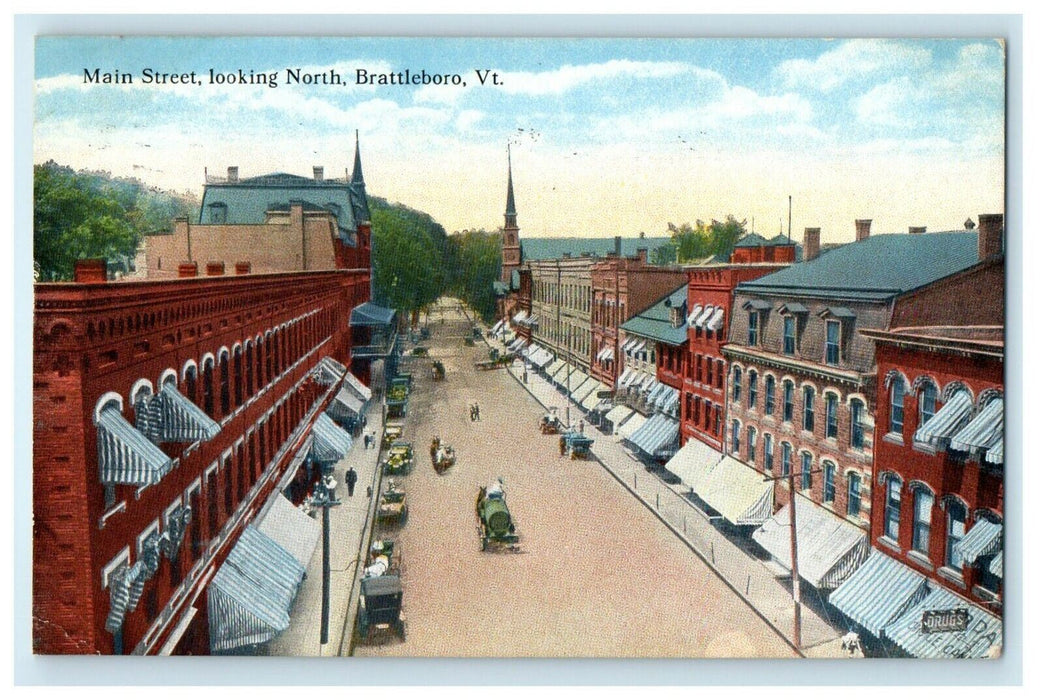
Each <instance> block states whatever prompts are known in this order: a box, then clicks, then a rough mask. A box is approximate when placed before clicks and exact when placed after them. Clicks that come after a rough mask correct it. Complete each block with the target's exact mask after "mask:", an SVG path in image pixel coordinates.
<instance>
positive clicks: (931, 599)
mask: <svg viewBox="0 0 1044 700" xmlns="http://www.w3.org/2000/svg"><path fill="white" fill-rule="evenodd" d="M799 551H800V550H799ZM930 588H931V592H930V593H929V594H928V595H927V596H926V597H925V598H924V599H923V600H921V601H920V602H918V603H916V604H914V605H913V606H912V607H910V609H908V610H907V611H906V612H904V613H903V614H902V615H901V616H900V617H899V618H898V619H896V620H895V622H892V623H891V624H889V625H888V626H887V627H885V629H884V636H885V637H886V638H888V639H890V640H891V641H892V642H894V643H895V644H896V645H897V646H898V647H899V648H901V649H902V650H903V651H905V652H906V653H907V654H909V655H910V656H912V657H914V658H917V659H985V658H988V657H990V656H993V655H994V654H995V653H996V652H998V651H999V650H1000V648H1001V646H1002V644H1003V638H1002V635H1003V629H1002V628H1003V625H1002V624H1001V619H1000V618H999V617H996V616H995V615H991V614H990V613H988V612H986V611H985V610H983V609H982V608H980V607H978V606H976V605H973V604H972V603H970V602H969V601H967V600H964V599H963V598H961V597H960V596H958V595H956V594H954V593H951V592H950V591H948V590H946V589H945V588H942V587H941V586H936V585H934V584H930ZM954 609H960V610H967V611H968V626H967V628H965V630H964V631H962V632H956V631H955V632H925V630H924V628H923V627H922V620H923V617H924V613H925V612H926V611H929V610H954Z"/></svg>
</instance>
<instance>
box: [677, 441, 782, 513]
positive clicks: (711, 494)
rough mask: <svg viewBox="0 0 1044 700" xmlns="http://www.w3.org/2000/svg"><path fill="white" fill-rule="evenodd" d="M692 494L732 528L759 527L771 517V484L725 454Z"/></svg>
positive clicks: (694, 488) (755, 471)
mask: <svg viewBox="0 0 1044 700" xmlns="http://www.w3.org/2000/svg"><path fill="white" fill-rule="evenodd" d="M693 491H695V492H696V494H697V495H698V496H699V497H700V498H701V499H703V501H704V502H706V504H707V505H709V506H710V507H711V508H713V509H714V510H716V511H718V512H719V513H721V515H722V517H723V518H725V519H726V520H728V521H729V522H730V523H732V524H733V525H761V524H762V523H763V522H765V521H766V520H768V519H769V517H770V516H771V515H772V482H771V481H765V477H764V476H762V475H761V474H760V473H759V472H758V471H757V470H755V469H753V468H751V467H748V466H747V465H746V464H743V463H742V462H740V461H738V460H736V459H734V458H733V457H730V456H728V455H726V456H724V457H723V458H722V459H721V461H720V462H718V463H717V464H716V465H715V467H714V469H713V470H712V471H711V472H710V474H709V475H708V476H707V478H706V479H704V480H703V481H702V482H700V483H699V484H697V485H696V486H694V487H693Z"/></svg>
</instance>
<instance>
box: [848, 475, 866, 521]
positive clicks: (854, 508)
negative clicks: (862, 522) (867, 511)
mask: <svg viewBox="0 0 1044 700" xmlns="http://www.w3.org/2000/svg"><path fill="white" fill-rule="evenodd" d="M862 482H863V480H862V479H861V478H860V477H859V474H858V473H856V472H849V474H848V514H849V515H850V516H852V517H855V516H858V515H859V511H860V510H861V509H862V507H863V498H862V494H861V493H860V489H861V488H862Z"/></svg>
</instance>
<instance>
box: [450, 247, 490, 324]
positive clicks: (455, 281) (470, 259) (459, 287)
mask: <svg viewBox="0 0 1044 700" xmlns="http://www.w3.org/2000/svg"><path fill="white" fill-rule="evenodd" d="M500 241H501V239H500V234H499V233H491V232H489V231H486V230H483V229H475V230H466V231H458V232H455V233H454V234H453V235H452V236H450V238H449V243H450V250H449V254H448V255H447V269H449V270H451V271H452V276H451V283H450V286H449V289H448V291H449V293H451V294H454V295H455V296H457V297H458V298H460V299H462V300H463V301H464V302H466V303H467V304H468V305H469V306H471V308H473V309H475V311H476V312H477V313H478V314H479V315H480V316H482V318H483V319H484V320H486V321H490V320H492V318H493V315H494V314H495V313H496V305H497V297H496V294H495V293H494V291H493V283H494V282H495V281H497V280H499V279H500V267H501V260H500Z"/></svg>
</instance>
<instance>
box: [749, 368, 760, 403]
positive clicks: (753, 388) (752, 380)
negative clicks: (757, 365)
mask: <svg viewBox="0 0 1044 700" xmlns="http://www.w3.org/2000/svg"><path fill="white" fill-rule="evenodd" d="M747 377H748V382H747V408H751V409H753V408H755V407H757V405H758V373H757V372H755V371H754V370H750V372H748V373H747Z"/></svg>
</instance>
